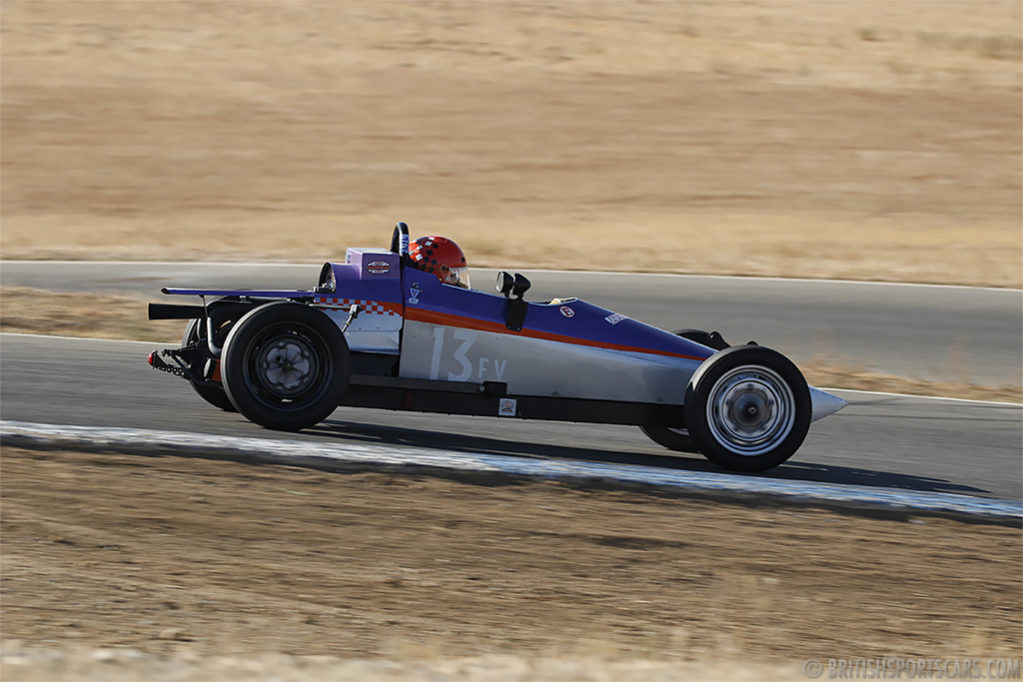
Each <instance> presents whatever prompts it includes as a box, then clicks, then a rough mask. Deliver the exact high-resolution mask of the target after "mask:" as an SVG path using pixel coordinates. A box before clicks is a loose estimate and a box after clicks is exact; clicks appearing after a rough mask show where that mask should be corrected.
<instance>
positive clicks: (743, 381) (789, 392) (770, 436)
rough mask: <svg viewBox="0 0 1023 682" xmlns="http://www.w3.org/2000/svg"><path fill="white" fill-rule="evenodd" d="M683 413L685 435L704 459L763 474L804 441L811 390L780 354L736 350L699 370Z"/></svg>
mask: <svg viewBox="0 0 1023 682" xmlns="http://www.w3.org/2000/svg"><path fill="white" fill-rule="evenodd" d="M684 409H685V423H686V426H687V427H688V429H689V434H690V436H691V437H692V439H693V440H694V442H695V444H696V445H697V446H698V447H699V449H700V452H702V453H703V454H704V456H705V457H706V458H707V459H709V460H710V461H712V462H714V463H715V464H718V465H720V466H722V467H725V468H726V469H733V470H736V471H765V470H767V469H770V468H772V467H775V466H778V465H779V464H781V463H782V462H784V461H785V460H787V459H788V458H789V457H791V456H792V455H793V454H794V453H795V452H796V450H797V449H798V448H799V446H800V445H802V443H803V439H804V438H806V432H807V430H808V429H809V427H810V417H811V403H810V390H809V388H808V387H807V385H806V380H805V379H804V378H803V375H802V374H801V373H800V371H799V369H797V368H796V366H795V365H794V364H792V362H791V361H790V360H789V359H788V358H786V357H785V356H784V355H782V354H781V353H778V352H777V351H773V350H771V349H769V348H764V347H762V346H735V347H732V348H728V349H726V350H723V351H721V352H719V353H717V354H715V355H713V356H711V357H710V358H708V359H707V360H706V361H704V363H703V364H702V365H700V367H699V369H697V370H696V372H695V373H694V374H693V377H692V379H691V380H690V382H689V387H688V389H687V390H686V400H685V406H684Z"/></svg>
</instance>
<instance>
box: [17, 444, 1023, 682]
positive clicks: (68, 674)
mask: <svg viewBox="0 0 1023 682" xmlns="http://www.w3.org/2000/svg"><path fill="white" fill-rule="evenodd" d="M0 497H2V504H3V514H2V517H0V530H2V533H0V545H2V552H0V569H2V571H0V578H2V586H3V595H4V598H3V601H2V603H0V616H2V622H3V637H4V639H5V640H6V641H5V643H4V647H3V651H4V655H3V661H2V662H3V674H4V679H24V680H32V679H81V678H82V677H81V676H82V675H85V674H86V672H88V674H90V675H94V676H98V677H99V678H102V679H130V678H131V676H132V675H133V674H136V675H138V676H141V677H148V678H159V679H210V678H211V677H222V676H230V677H233V678H240V679H249V678H258V677H259V676H260V675H269V674H271V673H272V672H273V671H280V678H281V679H331V677H330V675H333V676H334V677H333V679H355V678H357V677H358V678H364V679H407V678H411V679H417V675H419V676H421V677H422V679H455V680H459V679H563V678H564V676H565V675H563V674H562V673H565V671H569V674H568V676H569V677H572V676H574V677H575V678H576V679H594V680H603V679H608V680H610V679H630V675H631V679H679V678H682V677H691V676H694V675H695V676H697V677H700V676H704V677H711V678H729V679H731V678H736V679H742V678H747V679H792V678H797V677H798V676H799V675H801V666H802V664H803V662H804V661H805V660H807V659H810V658H817V659H825V658H829V657H831V658H839V657H845V656H864V657H872V656H915V657H920V656H925V657H936V656H958V657H963V656H969V657H978V656H1005V657H1011V656H1018V655H1019V653H1020V651H1019V643H1020V634H1021V627H1023V624H1021V602H1020V594H1021V587H1023V582H1021V573H1020V554H1021V551H1023V545H1021V536H1020V532H1019V528H1018V526H1005V525H994V524H990V525H988V524H977V523H968V522H965V521H964V520H962V519H953V518H944V517H938V516H928V515H905V514H898V515H888V516H883V517H879V516H876V515H870V514H860V513H852V512H849V511H845V512H839V511H836V510H828V509H823V508H815V507H813V506H806V505H801V506H785V505H777V504H776V503H768V502H766V501H764V500H760V501H758V502H747V503H740V502H738V501H733V502H723V501H721V500H714V499H704V498H694V497H689V498H685V497H683V498H673V497H667V496H660V495H652V494H648V493H645V492H643V491H641V490H614V489H607V488H600V487H592V486H570V485H565V484H560V483H552V482H526V481H509V480H502V479H498V478H492V479H475V480H474V479H463V480H459V479H458V478H440V477H434V476H418V475H395V474H387V473H368V472H352V473H341V472H324V471H317V470H310V469H303V468H296V467H288V466H271V465H261V466H253V465H250V464H245V463H239V462H232V461H220V460H207V459H202V458H182V457H176V456H164V457H139V456H129V455H123V454H117V453H113V452H111V453H91V454H86V453H76V452H63V451H33V450H22V449H16V448H10V447H6V448H4V451H3V456H2V458H0ZM738 661H741V663H737V662H738ZM80 664H81V665H83V666H84V667H79V665H80ZM328 673H329V674H328ZM118 675H120V676H121V677H120V678H119V677H117V676H118ZM175 675H176V676H177V677H174V676H175ZM346 675H347V676H348V677H345V676H346ZM246 676H248V677H246ZM388 676H390V677H388ZM488 676H489V677H488Z"/></svg>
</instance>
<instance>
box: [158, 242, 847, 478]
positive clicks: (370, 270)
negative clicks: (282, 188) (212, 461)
mask: <svg viewBox="0 0 1023 682" xmlns="http://www.w3.org/2000/svg"><path fill="white" fill-rule="evenodd" d="M404 229H405V228H404V226H403V224H399V228H396V236H405V235H404V234H403V230H404ZM406 239H407V236H406ZM396 242H397V240H395V241H392V250H380V249H357V248H353V249H349V250H348V254H347V258H346V261H345V263H327V264H325V265H324V266H323V268H322V269H321V272H320V277H319V281H318V284H317V286H316V287H315V288H314V289H311V290H300V291H290V290H284V291H282V290H260V289H252V290H221V289H164V292H165V293H167V294H173V295H193V296H200V297H202V300H203V305H202V306H179V305H158V304H153V305H151V306H150V318H151V319H156V318H186V319H190V320H192V322H190V323H189V326H188V329H186V334H185V338H184V339H183V341H182V346H181V347H180V348H178V349H169V350H165V351H162V352H154V353H153V354H152V355H151V356H150V363H151V364H153V365H154V367H156V368H157V369H164V370H167V371H171V372H174V373H177V374H180V375H182V376H184V377H186V378H188V379H189V381H191V383H192V384H193V386H194V387H195V388H196V390H197V391H198V392H199V393H200V395H202V396H203V397H204V398H205V399H207V400H208V401H209V402H211V403H213V404H215V405H217V406H219V407H222V408H224V409H228V410H232V409H237V410H238V411H240V412H241V413H242V414H243V415H244V416H246V417H248V418H249V419H251V420H252V421H255V422H257V423H260V424H262V425H264V426H267V427H270V428H281V429H298V428H304V427H307V426H311V425H312V424H315V423H317V422H319V421H321V420H322V419H323V418H325V417H326V416H328V415H329V414H330V412H332V411H333V410H334V409H335V408H336V407H337V406H339V405H354V406H364V407H381V408H385V409H394V410H415V411H425V412H446V413H454V414H474V415H490V416H497V417H519V418H535V419H559V420H571V421H590V422H604V423H618V424H633V425H638V426H641V427H643V429H644V431H645V432H646V433H647V434H648V435H649V436H650V437H651V438H653V439H654V440H656V441H657V442H659V443H661V444H663V445H666V446H667V447H669V448H672V449H675V450H681V451H689V452H696V451H700V452H702V453H703V454H705V455H706V456H708V457H709V458H710V459H712V460H713V461H716V462H718V463H719V464H721V465H722V466H726V467H728V468H733V469H744V470H762V469H764V468H768V467H770V466H775V465H776V464H778V463H780V462H781V461H784V460H785V459H787V458H788V457H789V456H791V454H792V452H794V451H795V449H796V448H798V446H799V444H800V443H801V442H802V440H803V437H804V436H805V433H806V429H807V428H808V426H809V423H810V421H812V420H813V419H814V418H820V417H821V416H825V415H826V414H830V413H831V412H833V411H836V410H837V409H839V408H841V406H842V405H844V401H841V400H840V399H838V398H835V397H834V396H830V395H828V394H825V393H823V392H821V391H818V390H817V389H812V388H810V387H807V386H806V383H805V381H804V380H803V379H802V375H801V374H800V373H799V372H798V370H797V369H795V367H794V365H792V364H791V363H790V362H789V361H788V360H787V359H785V358H784V357H783V356H781V355H780V354H777V353H775V352H774V351H770V350H769V349H766V348H762V347H759V346H743V347H735V348H733V347H729V346H727V344H725V343H724V342H723V340H722V339H720V336H715V335H712V334H708V333H706V332H689V333H683V334H681V335H680V334H677V333H672V332H668V331H665V330H662V329H658V328H656V327H653V326H650V325H648V324H644V323H643V322H639V321H637V320H633V319H631V318H629V317H626V316H624V315H621V314H618V313H615V312H613V311H610V310H607V309H604V308H601V307H599V306H596V305H593V304H590V303H587V302H585V301H581V300H578V299H575V298H570V299H554V300H551V301H545V302H526V301H525V300H523V297H524V294H525V292H526V291H527V290H528V287H529V283H528V281H527V280H526V279H525V278H523V277H521V275H516V276H514V277H513V276H511V275H509V274H507V273H501V275H500V276H499V279H498V288H499V290H500V292H501V293H497V294H493V293H488V292H483V291H476V290H471V289H464V288H460V287H457V286H453V285H450V284H444V283H442V282H441V281H440V280H438V279H437V278H436V277H435V276H433V275H431V274H429V273H426V272H423V271H421V270H418V269H416V268H414V267H412V265H411V264H410V262H409V260H408V258H407V256H406V255H405V254H404V253H403V252H402V249H401V248H395V243H396ZM405 243H407V241H406V242H405ZM163 357H170V358H171V359H172V360H173V363H172V364H168V363H166V362H165V361H163V360H162V359H161V358H163Z"/></svg>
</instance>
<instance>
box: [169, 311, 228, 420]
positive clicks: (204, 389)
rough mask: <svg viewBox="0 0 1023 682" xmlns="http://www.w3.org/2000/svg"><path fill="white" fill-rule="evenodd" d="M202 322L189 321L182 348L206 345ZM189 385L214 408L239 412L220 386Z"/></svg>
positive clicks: (192, 382) (182, 339)
mask: <svg viewBox="0 0 1023 682" xmlns="http://www.w3.org/2000/svg"><path fill="white" fill-rule="evenodd" d="M199 323H200V320H189V321H188V324H187V325H185V333H184V335H183V336H182V337H181V345H182V346H190V345H192V344H193V343H196V342H201V343H206V330H205V329H203V328H202V327H201V326H200V324H199ZM204 356H205V353H200V354H199V355H198V357H204ZM188 383H190V384H191V385H192V388H194V389H195V392H196V393H198V394H199V397H201V398H202V399H203V400H205V401H206V402H208V403H209V404H210V405H213V406H214V407H219V408H220V409H222V410H224V411H225V412H237V410H236V409H235V407H234V405H232V404H231V399H230V398H228V397H227V392H226V391H224V389H223V388H221V387H219V386H200V385H199V384H197V383H195V382H194V381H192V380H189V381H188Z"/></svg>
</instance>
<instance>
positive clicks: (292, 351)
mask: <svg viewBox="0 0 1023 682" xmlns="http://www.w3.org/2000/svg"><path fill="white" fill-rule="evenodd" d="M317 365H318V363H317V361H316V353H315V351H314V350H313V348H312V346H310V345H309V344H308V343H307V342H306V341H305V340H304V339H302V338H299V337H296V336H280V337H277V338H275V339H273V340H271V341H270V342H269V343H267V344H266V345H264V346H263V348H261V349H260V351H259V357H258V358H256V371H257V373H258V376H259V380H260V383H262V384H263V385H264V386H266V387H267V388H268V389H270V390H271V391H272V392H273V393H275V394H276V395H279V396H282V397H292V396H296V395H299V394H300V393H302V392H303V391H305V390H306V389H308V388H309V386H310V384H312V382H313V381H314V380H315V379H316V374H317V369H318V367H317Z"/></svg>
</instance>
